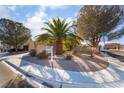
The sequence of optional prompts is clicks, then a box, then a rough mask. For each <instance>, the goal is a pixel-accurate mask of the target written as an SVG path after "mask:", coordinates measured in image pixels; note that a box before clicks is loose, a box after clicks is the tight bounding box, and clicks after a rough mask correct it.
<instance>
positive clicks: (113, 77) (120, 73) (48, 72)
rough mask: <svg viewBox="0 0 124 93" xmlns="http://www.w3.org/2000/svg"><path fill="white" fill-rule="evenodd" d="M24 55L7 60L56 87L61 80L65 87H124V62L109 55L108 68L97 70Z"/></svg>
mask: <svg viewBox="0 0 124 93" xmlns="http://www.w3.org/2000/svg"><path fill="white" fill-rule="evenodd" d="M23 55H25V54H21V55H14V56H10V57H8V59H6V60H8V61H9V62H11V63H13V64H15V65H16V66H18V67H20V68H22V69H23V70H25V71H26V72H27V73H31V74H33V75H36V76H37V77H38V78H41V79H42V80H46V82H49V83H51V84H53V85H54V86H55V87H59V86H60V84H61V82H63V83H62V85H63V87H91V88H95V87H98V88H100V87H124V63H123V62H120V61H119V60H117V59H115V58H112V57H109V56H106V60H108V62H109V63H110V65H109V67H107V68H106V69H103V70H100V71H96V72H74V71H64V70H61V69H57V68H50V67H47V66H42V65H38V64H34V63H30V62H29V61H24V60H22V56H23Z"/></svg>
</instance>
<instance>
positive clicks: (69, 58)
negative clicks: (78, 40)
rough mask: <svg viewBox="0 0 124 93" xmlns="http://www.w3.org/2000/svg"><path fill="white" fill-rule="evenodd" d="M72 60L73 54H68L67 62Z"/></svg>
mask: <svg viewBox="0 0 124 93" xmlns="http://www.w3.org/2000/svg"><path fill="white" fill-rule="evenodd" d="M72 58H73V56H72V55H71V54H67V55H66V58H65V59H66V60H71V59H72Z"/></svg>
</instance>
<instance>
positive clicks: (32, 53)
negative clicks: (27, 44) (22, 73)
mask: <svg viewBox="0 0 124 93" xmlns="http://www.w3.org/2000/svg"><path fill="white" fill-rule="evenodd" d="M30 56H32V57H34V56H36V50H35V49H32V50H30Z"/></svg>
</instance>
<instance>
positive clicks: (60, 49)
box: [56, 41, 63, 55]
mask: <svg viewBox="0 0 124 93" xmlns="http://www.w3.org/2000/svg"><path fill="white" fill-rule="evenodd" d="M62 53H63V45H62V41H56V54H57V55H61V54H62Z"/></svg>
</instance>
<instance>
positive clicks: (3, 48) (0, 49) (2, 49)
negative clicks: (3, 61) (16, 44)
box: [0, 41, 9, 52]
mask: <svg viewBox="0 0 124 93" xmlns="http://www.w3.org/2000/svg"><path fill="white" fill-rule="evenodd" d="M8 48H9V46H8V45H6V44H2V42H1V41H0V52H5V51H7V50H8Z"/></svg>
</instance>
